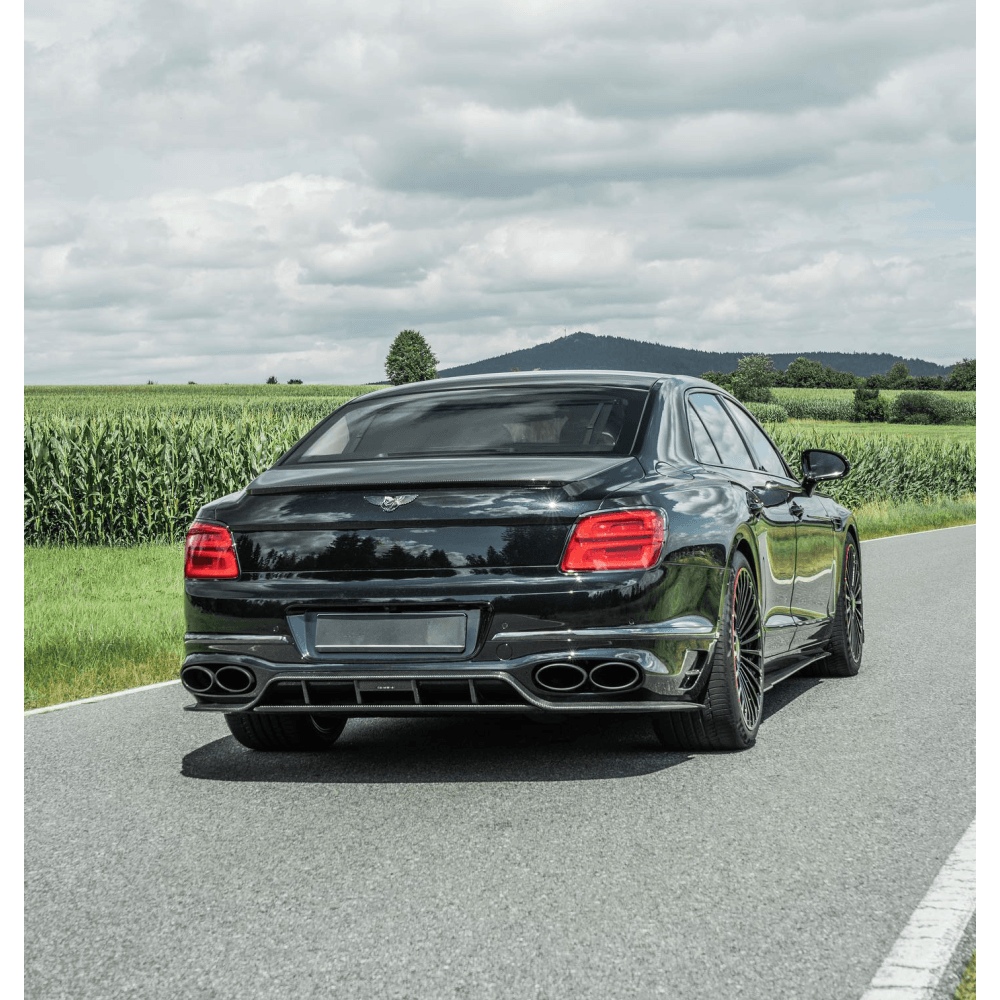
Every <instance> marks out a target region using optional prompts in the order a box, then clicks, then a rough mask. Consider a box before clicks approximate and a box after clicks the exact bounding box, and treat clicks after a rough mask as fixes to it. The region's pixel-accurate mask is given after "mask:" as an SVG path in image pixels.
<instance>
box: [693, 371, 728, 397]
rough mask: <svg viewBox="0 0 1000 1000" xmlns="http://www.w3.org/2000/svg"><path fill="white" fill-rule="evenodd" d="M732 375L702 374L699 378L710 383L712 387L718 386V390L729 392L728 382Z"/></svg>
mask: <svg viewBox="0 0 1000 1000" xmlns="http://www.w3.org/2000/svg"><path fill="white" fill-rule="evenodd" d="M732 377H733V376H732V375H731V374H729V373H728V372H702V373H701V378H703V379H704V380H705V381H706V382H711V383H712V384H713V385H717V386H719V388H720V389H725V390H726V391H727V392H728V391H729V382H730V380H731V379H732Z"/></svg>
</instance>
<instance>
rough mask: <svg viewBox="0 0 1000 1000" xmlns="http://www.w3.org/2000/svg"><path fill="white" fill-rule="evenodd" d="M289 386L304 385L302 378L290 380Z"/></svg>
mask: <svg viewBox="0 0 1000 1000" xmlns="http://www.w3.org/2000/svg"><path fill="white" fill-rule="evenodd" d="M288 384H289V385H302V379H300V378H290V379H289V380H288Z"/></svg>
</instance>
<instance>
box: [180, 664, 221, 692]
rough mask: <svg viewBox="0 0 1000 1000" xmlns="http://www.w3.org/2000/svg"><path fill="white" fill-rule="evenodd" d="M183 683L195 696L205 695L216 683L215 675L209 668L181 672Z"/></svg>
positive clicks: (189, 668)
mask: <svg viewBox="0 0 1000 1000" xmlns="http://www.w3.org/2000/svg"><path fill="white" fill-rule="evenodd" d="M181 683H182V684H183V685H184V687H186V688H187V689H188V691H191V692H192V693H194V694H205V693H206V692H207V691H210V690H211V689H212V685H213V684H214V683H215V674H213V673H212V671H211V670H209V669H208V667H188V668H187V669H186V670H183V671H182V672H181Z"/></svg>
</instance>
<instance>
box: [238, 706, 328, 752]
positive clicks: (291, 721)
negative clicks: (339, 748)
mask: <svg viewBox="0 0 1000 1000" xmlns="http://www.w3.org/2000/svg"><path fill="white" fill-rule="evenodd" d="M226 725H227V726H229V731H230V732H231V733H232V734H233V736H235V737H236V739H237V741H238V742H240V743H242V744H243V746H245V747H247V748H249V749H250V750H327V749H329V748H330V747H332V746H333V744H334V743H336V742H337V738H338V737H339V736H340V734H341V733H342V732H343V731H344V726H346V725H347V719H346V718H345V717H344V716H342V715H299V714H297V713H296V714H293V713H291V712H289V713H288V714H281V715H278V714H277V713H275V714H273V715H260V714H257V713H250V712H227V713H226Z"/></svg>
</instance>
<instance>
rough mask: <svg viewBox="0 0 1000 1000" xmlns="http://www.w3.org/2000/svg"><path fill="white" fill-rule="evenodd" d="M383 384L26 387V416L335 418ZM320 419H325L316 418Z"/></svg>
mask: <svg viewBox="0 0 1000 1000" xmlns="http://www.w3.org/2000/svg"><path fill="white" fill-rule="evenodd" d="M380 388H384V386H377V385H262V384H261V385H26V386H25V387H24V412H25V415H26V416H27V415H43V414H45V415H47V414H53V415H57V416H79V415H84V414H95V415H96V414H102V415H106V416H109V415H112V414H117V413H124V412H145V411H149V410H169V411H170V412H173V413H191V412H205V411H207V412H215V411H217V410H220V409H221V410H223V411H234V412H235V411H236V410H239V409H243V408H249V409H251V410H257V409H259V408H261V407H265V408H266V407H273V406H277V407H278V408H280V409H283V410H284V409H289V408H291V409H295V408H297V407H301V406H302V405H303V404H314V405H313V406H312V407H311V408H310V409H316V408H320V409H324V411H325V413H329V412H330V411H332V410H333V409H334V408H335V407H337V406H340V405H341V404H342V403H345V402H346V401H347V400H348V399H353V398H354V397H355V396H360V395H362V394H363V393H366V392H373V391H374V390H375V389H380ZM316 419H317V420H318V419H319V417H317V418H316Z"/></svg>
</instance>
